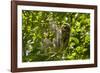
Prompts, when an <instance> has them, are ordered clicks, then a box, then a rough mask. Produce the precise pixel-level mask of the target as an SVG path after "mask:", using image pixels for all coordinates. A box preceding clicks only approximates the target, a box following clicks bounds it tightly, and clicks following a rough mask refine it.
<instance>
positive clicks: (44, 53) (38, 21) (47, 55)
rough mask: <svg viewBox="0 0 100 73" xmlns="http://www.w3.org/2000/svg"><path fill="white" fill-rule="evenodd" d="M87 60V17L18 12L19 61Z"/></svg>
mask: <svg viewBox="0 0 100 73" xmlns="http://www.w3.org/2000/svg"><path fill="white" fill-rule="evenodd" d="M89 58H90V14H89V13H79V12H50V11H32V10H23V11H22V61H23V62H33V61H57V60H79V59H89Z"/></svg>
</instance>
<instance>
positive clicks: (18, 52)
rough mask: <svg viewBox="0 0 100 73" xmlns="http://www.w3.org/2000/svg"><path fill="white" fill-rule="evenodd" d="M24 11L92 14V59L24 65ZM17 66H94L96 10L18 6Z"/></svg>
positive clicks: (28, 63)
mask: <svg viewBox="0 0 100 73" xmlns="http://www.w3.org/2000/svg"><path fill="white" fill-rule="evenodd" d="M22 10H35V11H54V12H80V13H90V19H91V21H90V40H91V42H90V59H87V60H73V61H46V62H26V63H22ZM17 13H18V15H17V20H18V21H17V23H18V27H17V28H18V30H17V34H18V36H17V41H18V42H17V47H18V50H17V62H18V63H17V66H18V68H25V67H43V66H59V65H78V64H94V10H93V9H77V8H58V7H42V6H41V7H40V6H23V5H18V6H17Z"/></svg>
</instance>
